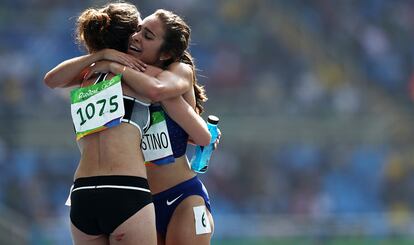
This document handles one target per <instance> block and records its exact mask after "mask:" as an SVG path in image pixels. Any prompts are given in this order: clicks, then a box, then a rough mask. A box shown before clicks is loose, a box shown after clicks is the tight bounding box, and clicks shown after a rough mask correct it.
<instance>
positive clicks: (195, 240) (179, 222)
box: [165, 196, 214, 245]
mask: <svg viewBox="0 0 414 245" xmlns="http://www.w3.org/2000/svg"><path fill="white" fill-rule="evenodd" d="M199 206H205V203H204V199H203V198H202V197H200V196H189V197H187V198H186V199H184V200H183V201H182V202H181V203H180V204H179V205H178V206H177V208H176V209H175V211H174V213H173V215H172V217H171V220H170V223H169V224H168V228H167V235H166V242H165V244H166V245H187V244H188V245H190V244H191V245H193V244H197V245H206V244H210V240H211V236H212V234H213V231H214V223H213V217H212V216H211V214H210V212H209V211H208V209H207V208H206V209H205V210H206V212H207V213H205V214H201V213H197V215H199V216H200V217H195V215H196V213H195V211H194V207H199ZM201 215H202V216H201ZM205 215H206V216H205ZM206 219H208V220H206ZM196 220H198V222H199V224H201V223H202V224H203V225H205V228H207V226H208V225H209V227H208V228H210V230H211V231H210V232H208V233H203V234H197V231H196ZM204 231H205V230H204ZM199 233H200V232H199Z"/></svg>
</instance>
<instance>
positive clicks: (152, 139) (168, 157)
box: [141, 111, 175, 164]
mask: <svg viewBox="0 0 414 245" xmlns="http://www.w3.org/2000/svg"><path fill="white" fill-rule="evenodd" d="M141 149H142V152H143V154H144V159H145V161H146V162H152V163H155V164H166V163H171V162H174V161H175V159H174V155H173V151H172V148H171V141H170V135H169V134H168V128H167V123H166V121H165V116H164V112H163V111H155V112H152V113H151V126H150V127H149V128H148V130H147V131H146V132H145V134H144V135H143V136H142V141H141Z"/></svg>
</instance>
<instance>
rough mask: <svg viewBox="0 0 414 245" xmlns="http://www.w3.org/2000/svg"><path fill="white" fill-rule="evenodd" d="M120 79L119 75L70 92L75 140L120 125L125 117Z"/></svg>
mask: <svg viewBox="0 0 414 245" xmlns="http://www.w3.org/2000/svg"><path fill="white" fill-rule="evenodd" d="M121 77H122V75H121V74H119V75H116V76H114V77H113V78H112V79H110V80H105V81H102V82H100V83H97V84H95V85H91V86H88V87H85V88H77V89H74V90H72V91H71V93H70V97H71V114H72V121H73V125H74V126H75V130H76V140H79V139H80V138H82V137H84V136H86V135H89V134H92V133H95V132H99V131H102V130H104V129H106V128H110V127H114V126H116V125H119V124H120V123H121V118H122V117H123V116H124V115H125V108H124V100H123V95H122V87H121Z"/></svg>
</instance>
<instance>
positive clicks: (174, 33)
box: [155, 9, 207, 114]
mask: <svg viewBox="0 0 414 245" xmlns="http://www.w3.org/2000/svg"><path fill="white" fill-rule="evenodd" d="M155 16H156V17H157V18H158V19H160V20H161V22H162V23H163V25H164V30H165V35H164V42H163V44H162V45H161V49H160V53H166V54H169V55H171V58H170V59H169V60H166V61H165V62H164V66H165V67H167V66H168V65H170V64H171V63H173V62H183V63H185V64H188V65H190V66H191V68H192V70H193V86H194V92H195V97H196V111H197V112H198V113H199V114H201V113H202V112H203V111H204V108H203V106H202V104H203V103H204V102H205V101H207V95H206V93H205V90H204V87H203V86H201V85H200V84H198V83H197V77H196V73H195V70H196V69H195V64H194V60H193V58H192V57H191V54H190V52H189V51H188V45H189V43H190V35H191V29H190V27H189V26H188V25H187V24H186V23H185V21H184V20H183V19H182V18H181V17H180V16H178V15H176V14H174V13H173V12H170V11H167V10H164V9H158V10H157V11H155Z"/></svg>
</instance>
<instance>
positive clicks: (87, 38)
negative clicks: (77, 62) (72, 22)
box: [76, 2, 140, 53]
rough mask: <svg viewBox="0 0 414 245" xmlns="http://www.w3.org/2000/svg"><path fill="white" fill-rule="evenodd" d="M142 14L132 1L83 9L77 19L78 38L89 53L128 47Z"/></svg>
mask: <svg viewBox="0 0 414 245" xmlns="http://www.w3.org/2000/svg"><path fill="white" fill-rule="evenodd" d="M139 19H140V14H139V12H138V9H137V8H136V7H135V6H134V5H133V4H130V3H125V2H123V3H109V4H106V5H104V6H103V7H101V8H89V9H86V10H85V11H83V12H82V13H81V14H80V16H79V17H78V20H77V28H76V40H77V42H78V43H80V44H82V45H83V46H84V47H85V48H86V49H87V50H88V52H89V53H93V52H96V51H99V50H101V49H104V48H112V49H116V50H118V51H121V52H126V51H127V49H128V40H129V37H130V36H131V35H132V34H133V33H134V32H135V31H137V27H138V22H139Z"/></svg>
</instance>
